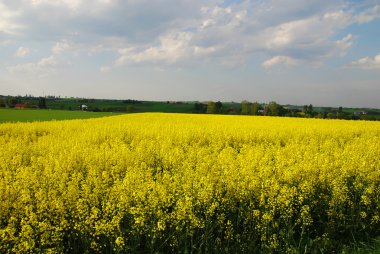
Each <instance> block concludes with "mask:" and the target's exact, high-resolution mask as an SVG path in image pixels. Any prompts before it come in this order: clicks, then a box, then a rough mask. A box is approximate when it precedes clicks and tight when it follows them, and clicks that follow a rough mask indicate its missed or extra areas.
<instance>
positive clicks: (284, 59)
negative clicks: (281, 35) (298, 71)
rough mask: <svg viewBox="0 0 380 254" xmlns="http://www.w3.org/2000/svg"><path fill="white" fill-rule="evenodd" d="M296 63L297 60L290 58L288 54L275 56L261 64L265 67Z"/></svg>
mask: <svg viewBox="0 0 380 254" xmlns="http://www.w3.org/2000/svg"><path fill="white" fill-rule="evenodd" d="M298 63H299V61H298V60H296V59H294V58H291V57H289V56H275V57H272V58H271V59H269V60H267V61H265V62H263V63H262V66H263V67H265V68H272V67H274V66H277V65H284V66H294V65H296V64H298Z"/></svg>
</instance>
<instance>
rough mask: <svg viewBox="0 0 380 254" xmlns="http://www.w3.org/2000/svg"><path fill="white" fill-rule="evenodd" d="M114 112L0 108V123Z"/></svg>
mask: <svg viewBox="0 0 380 254" xmlns="http://www.w3.org/2000/svg"><path fill="white" fill-rule="evenodd" d="M116 114H117V113H112V112H82V111H67V110H49V109H47V110H41V109H0V123H1V122H33V121H51V120H68V119H86V118H95V117H103V116H112V115H116Z"/></svg>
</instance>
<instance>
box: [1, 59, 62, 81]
mask: <svg viewBox="0 0 380 254" xmlns="http://www.w3.org/2000/svg"><path fill="white" fill-rule="evenodd" d="M58 65H61V63H60V61H59V59H57V57H56V56H54V55H52V56H49V57H45V58H42V59H41V60H39V61H38V62H36V63H34V62H30V63H23V64H17V65H14V66H10V67H8V70H9V71H11V72H18V73H20V72H22V73H31V74H35V75H38V76H46V75H47V74H48V73H49V72H51V71H52V70H53V69H54V68H56V67H57V66H58Z"/></svg>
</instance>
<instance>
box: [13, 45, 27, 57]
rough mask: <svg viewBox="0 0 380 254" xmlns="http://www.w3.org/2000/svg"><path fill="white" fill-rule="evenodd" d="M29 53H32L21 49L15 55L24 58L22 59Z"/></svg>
mask: <svg viewBox="0 0 380 254" xmlns="http://www.w3.org/2000/svg"><path fill="white" fill-rule="evenodd" d="M29 53H30V50H29V49H28V48H24V47H19V48H18V49H17V51H16V53H15V54H14V55H15V57H20V58H22V57H26V56H27V55H29Z"/></svg>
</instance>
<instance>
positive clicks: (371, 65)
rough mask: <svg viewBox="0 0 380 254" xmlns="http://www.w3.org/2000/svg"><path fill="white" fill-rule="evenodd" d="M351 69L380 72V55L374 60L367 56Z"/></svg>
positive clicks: (352, 64)
mask: <svg viewBox="0 0 380 254" xmlns="http://www.w3.org/2000/svg"><path fill="white" fill-rule="evenodd" d="M349 67H351V68H359V69H364V70H380V53H379V54H378V55H376V56H374V57H373V58H371V57H369V56H367V57H363V58H361V59H359V60H357V61H354V62H352V63H351V64H350V65H349Z"/></svg>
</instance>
